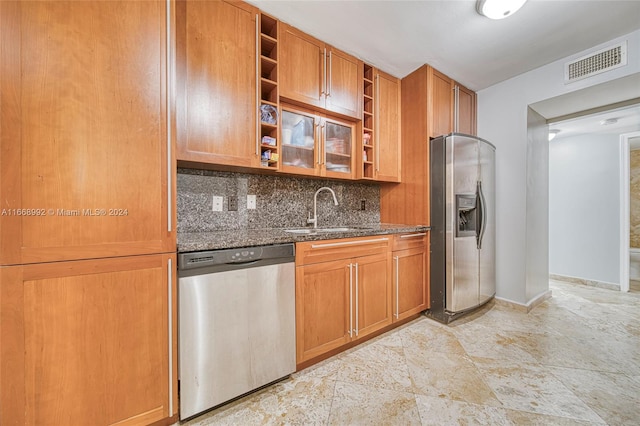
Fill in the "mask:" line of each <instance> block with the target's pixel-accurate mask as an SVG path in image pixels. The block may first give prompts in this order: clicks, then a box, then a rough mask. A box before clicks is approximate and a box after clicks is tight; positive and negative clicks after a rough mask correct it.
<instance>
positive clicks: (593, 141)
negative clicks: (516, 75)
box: [549, 134, 620, 284]
mask: <svg viewBox="0 0 640 426" xmlns="http://www.w3.org/2000/svg"><path fill="white" fill-rule="evenodd" d="M619 236H620V137H619V135H617V134H614V135H611V134H590V135H583V136H574V137H567V138H561V137H558V138H556V139H554V140H553V141H552V142H551V143H550V144H549V272H550V273H551V274H556V275H564V276H568V277H576V278H583V279H587V280H595V281H600V282H605V283H614V284H619V283H620V250H619V248H620V242H619V241H618V239H619Z"/></svg>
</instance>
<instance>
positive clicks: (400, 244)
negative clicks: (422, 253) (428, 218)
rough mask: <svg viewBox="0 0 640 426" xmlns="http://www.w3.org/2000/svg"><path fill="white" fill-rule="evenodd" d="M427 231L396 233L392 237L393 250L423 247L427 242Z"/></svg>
mask: <svg viewBox="0 0 640 426" xmlns="http://www.w3.org/2000/svg"><path fill="white" fill-rule="evenodd" d="M428 236H429V231H422V232H410V233H406V234H397V235H394V237H393V251H396V250H406V249H410V248H418V247H424V246H425V245H426V244H427V241H428V240H427V238H428Z"/></svg>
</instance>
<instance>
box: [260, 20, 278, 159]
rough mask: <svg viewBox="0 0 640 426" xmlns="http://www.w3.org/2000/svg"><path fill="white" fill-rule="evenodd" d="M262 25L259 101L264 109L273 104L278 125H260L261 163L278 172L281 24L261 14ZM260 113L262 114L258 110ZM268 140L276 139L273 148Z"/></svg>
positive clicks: (262, 123)
mask: <svg viewBox="0 0 640 426" xmlns="http://www.w3.org/2000/svg"><path fill="white" fill-rule="evenodd" d="M259 24H260V39H259V42H260V46H259V51H260V71H259V75H260V79H259V81H258V84H259V85H260V90H259V93H260V100H259V103H260V105H261V106H263V105H270V106H272V107H274V108H275V109H276V111H277V119H276V123H266V122H263V121H261V122H260V160H261V164H262V167H264V168H268V169H274V170H278V169H279V165H280V152H279V151H280V141H279V138H280V100H279V93H278V25H279V21H278V20H277V19H276V18H274V17H272V16H269V15H266V14H264V13H261V14H260V15H259ZM258 114H260V111H258ZM265 138H266V139H268V140H274V141H275V143H274V144H273V145H270V144H268V143H264V141H265Z"/></svg>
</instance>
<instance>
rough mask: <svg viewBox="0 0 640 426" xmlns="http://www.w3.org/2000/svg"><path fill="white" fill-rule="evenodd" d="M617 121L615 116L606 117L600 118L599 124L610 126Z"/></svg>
mask: <svg viewBox="0 0 640 426" xmlns="http://www.w3.org/2000/svg"><path fill="white" fill-rule="evenodd" d="M617 122H618V119H617V118H615V117H614V118H607V119H606V120H602V121H601V122H600V125H601V126H610V125H612V124H616V123H617Z"/></svg>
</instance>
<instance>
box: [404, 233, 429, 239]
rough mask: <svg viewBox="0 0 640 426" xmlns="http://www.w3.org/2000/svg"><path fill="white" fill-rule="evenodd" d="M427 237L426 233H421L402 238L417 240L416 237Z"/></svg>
mask: <svg viewBox="0 0 640 426" xmlns="http://www.w3.org/2000/svg"><path fill="white" fill-rule="evenodd" d="M425 235H427V233H426V232H421V233H419V234H410V235H400V238H415V237H424V236H425Z"/></svg>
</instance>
